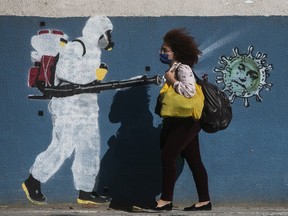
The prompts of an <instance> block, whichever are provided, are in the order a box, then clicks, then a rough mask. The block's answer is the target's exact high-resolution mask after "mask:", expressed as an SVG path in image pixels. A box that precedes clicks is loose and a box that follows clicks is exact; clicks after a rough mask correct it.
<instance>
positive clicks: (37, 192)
mask: <svg viewBox="0 0 288 216" xmlns="http://www.w3.org/2000/svg"><path fill="white" fill-rule="evenodd" d="M22 188H23V190H24V192H25V194H26V196H27V198H28V200H30V201H31V202H33V203H35V204H38V205H42V204H45V203H46V198H45V196H44V195H43V194H42V192H41V188H40V182H39V181H38V180H37V179H35V178H33V176H32V175H31V174H30V175H29V177H28V179H26V181H25V182H24V183H23V184H22Z"/></svg>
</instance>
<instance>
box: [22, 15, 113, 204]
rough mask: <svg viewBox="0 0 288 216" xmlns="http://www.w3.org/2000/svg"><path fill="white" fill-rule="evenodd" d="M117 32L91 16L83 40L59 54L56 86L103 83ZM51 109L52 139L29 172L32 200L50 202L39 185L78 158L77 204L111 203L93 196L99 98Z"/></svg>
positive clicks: (65, 100)
mask: <svg viewBox="0 0 288 216" xmlns="http://www.w3.org/2000/svg"><path fill="white" fill-rule="evenodd" d="M112 28H113V26H112V23H111V21H110V20H109V19H108V18H107V17H106V16H95V17H90V18H89V19H88V21H87V22H86V25H85V27H84V28H83V31H82V37H79V38H77V39H76V40H73V41H71V42H69V43H67V44H66V45H65V48H64V49H63V51H61V52H60V54H59V60H58V63H57V66H56V75H55V85H58V84H60V85H61V84H62V83H63V84H67V83H75V84H88V83H91V82H93V81H94V80H96V79H98V80H102V79H103V75H101V74H100V73H99V70H97V69H99V67H100V64H101V61H100V57H101V48H105V49H106V50H110V49H112V47H113V45H114V44H113V42H112V41H111V31H112ZM104 76H105V75H104ZM49 111H50V112H51V115H52V119H53V132H52V141H51V144H50V145H49V146H48V148H47V149H46V151H44V152H42V153H40V154H39V155H38V156H37V158H36V160H35V162H34V164H33V166H32V167H31V168H30V176H29V178H28V179H27V180H26V181H25V182H24V183H23V184H22V187H23V189H24V191H25V193H26V195H27V198H28V199H29V200H30V201H32V202H34V203H38V204H41V203H45V201H46V198H45V196H44V195H43V194H42V192H41V188H40V183H45V182H46V181H48V180H49V179H50V178H51V177H52V176H53V175H54V174H55V173H56V172H57V171H58V170H59V168H60V167H61V165H62V164H63V163H64V161H65V160H66V159H67V158H68V157H70V156H71V155H72V154H74V161H73V165H72V172H73V178H74V185H75V188H76V190H79V196H78V199H77V201H78V203H80V204H97V203H104V202H108V201H109V199H108V198H107V197H103V196H99V195H97V194H96V193H95V192H93V188H94V185H95V179H96V176H97V174H98V172H99V167H100V135H99V125H98V111H99V106H98V102H97V94H95V93H83V94H78V95H73V96H69V97H62V98H55V97H53V98H52V99H51V101H50V103H49Z"/></svg>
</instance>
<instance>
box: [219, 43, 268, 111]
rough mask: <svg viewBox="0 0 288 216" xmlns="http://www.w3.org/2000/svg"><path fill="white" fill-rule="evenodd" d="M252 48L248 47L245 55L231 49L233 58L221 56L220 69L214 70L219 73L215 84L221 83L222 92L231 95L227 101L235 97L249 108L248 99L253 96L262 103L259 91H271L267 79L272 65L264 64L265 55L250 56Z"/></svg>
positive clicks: (236, 49)
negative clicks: (227, 92)
mask: <svg viewBox="0 0 288 216" xmlns="http://www.w3.org/2000/svg"><path fill="white" fill-rule="evenodd" d="M253 49H254V47H253V46H249V47H248V53H247V54H240V53H239V49H238V48H237V47H235V48H234V49H233V53H234V56H230V57H226V56H222V57H221V58H220V61H219V63H220V64H221V67H219V68H215V69H214V71H215V72H219V73H221V76H217V77H216V82H217V83H223V84H224V85H225V86H224V89H223V91H229V92H230V93H231V94H230V96H229V100H230V102H231V103H233V102H234V100H235V98H236V97H240V98H243V99H244V106H245V107H249V102H248V99H249V98H250V97H253V96H255V97H256V101H258V102H262V97H261V96H260V91H261V90H262V89H265V90H269V91H270V90H271V87H272V84H271V83H267V77H268V76H269V75H270V74H269V71H270V70H272V68H273V67H272V64H267V63H266V57H267V54H264V53H260V52H257V53H256V55H255V56H253V55H252V51H253Z"/></svg>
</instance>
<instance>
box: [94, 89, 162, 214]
mask: <svg viewBox="0 0 288 216" xmlns="http://www.w3.org/2000/svg"><path fill="white" fill-rule="evenodd" d="M149 101H150V99H149V95H148V87H147V86H143V87H132V88H129V89H127V90H122V91H118V92H117V93H116V94H115V96H114V101H113V103H112V105H111V111H110V113H109V120H110V122H112V123H121V126H120V128H119V129H118V131H117V134H116V135H113V136H111V137H110V139H109V141H108V145H109V149H108V150H107V152H106V154H105V155H104V157H103V159H102V161H101V166H100V172H99V176H98V187H97V188H98V190H97V191H98V192H99V193H100V194H104V195H109V196H110V197H111V198H112V201H111V203H110V207H111V208H113V209H121V210H127V211H129V210H131V208H132V206H133V205H135V206H139V207H146V206H152V205H153V204H154V203H155V197H156V196H157V195H159V194H160V192H161V176H162V171H161V170H162V169H161V150H160V147H159V135H160V128H155V127H154V126H153V116H152V114H151V112H150V111H149Z"/></svg>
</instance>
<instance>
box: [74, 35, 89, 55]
mask: <svg viewBox="0 0 288 216" xmlns="http://www.w3.org/2000/svg"><path fill="white" fill-rule="evenodd" d="M74 41H77V42H79V43H81V45H82V46H83V54H82V56H84V55H85V54H86V47H85V44H84V43H83V41H82V40H80V39H74V40H72V42H74Z"/></svg>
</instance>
